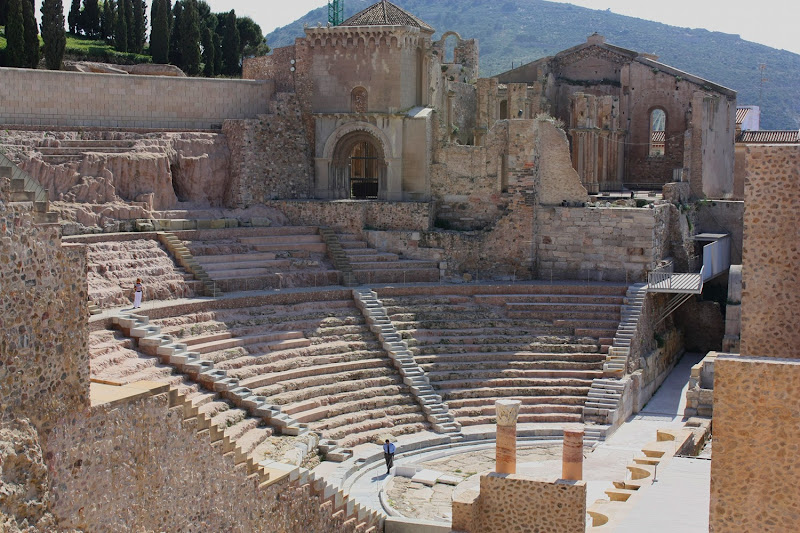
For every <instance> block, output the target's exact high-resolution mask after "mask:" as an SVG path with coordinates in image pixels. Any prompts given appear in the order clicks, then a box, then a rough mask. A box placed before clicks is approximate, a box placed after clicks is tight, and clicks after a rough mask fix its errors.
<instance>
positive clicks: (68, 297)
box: [0, 178, 89, 433]
mask: <svg viewBox="0 0 800 533" xmlns="http://www.w3.org/2000/svg"><path fill="white" fill-rule="evenodd" d="M8 187H9V182H8V180H7V179H4V178H0V188H2V191H3V192H2V193H0V287H1V288H2V298H0V334H1V335H2V336H0V419H3V420H7V419H12V418H14V417H18V416H24V417H27V418H29V419H30V420H31V422H32V423H33V424H34V425H35V427H36V428H37V430H39V431H40V432H45V433H46V432H47V431H49V430H50V429H51V428H52V427H53V424H54V422H55V420H56V419H58V418H59V417H62V416H65V415H67V414H69V413H72V412H75V411H78V410H80V409H82V408H83V407H85V406H86V405H87V404H88V401H89V350H88V347H87V342H88V333H87V327H86V317H87V316H88V308H87V304H86V301H87V288H86V251H85V248H84V247H82V246H79V245H62V244H61V239H60V237H59V234H58V229H57V228H55V227H52V226H37V225H34V223H33V217H32V214H31V212H30V204H9V203H8V199H9V194H8Z"/></svg>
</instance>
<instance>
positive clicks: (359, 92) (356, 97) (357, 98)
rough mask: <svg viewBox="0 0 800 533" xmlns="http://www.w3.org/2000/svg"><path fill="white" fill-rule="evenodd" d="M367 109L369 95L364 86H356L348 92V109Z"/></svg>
mask: <svg viewBox="0 0 800 533" xmlns="http://www.w3.org/2000/svg"><path fill="white" fill-rule="evenodd" d="M367 109H369V95H368V93H367V90H366V89H365V88H364V87H356V88H355V89H353V90H352V92H351V93H350V111H351V112H352V113H366V112H367Z"/></svg>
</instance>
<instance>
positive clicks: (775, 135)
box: [738, 130, 800, 144]
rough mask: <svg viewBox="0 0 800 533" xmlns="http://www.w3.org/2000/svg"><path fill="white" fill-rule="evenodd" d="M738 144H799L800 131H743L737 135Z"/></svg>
mask: <svg viewBox="0 0 800 533" xmlns="http://www.w3.org/2000/svg"><path fill="white" fill-rule="evenodd" d="M738 142H740V143H750V144H756V143H764V144H772V143H779V144H799V143H800V131H797V130H788V131H785V130H784V131H779V130H756V131H743V132H742V133H741V135H739V139H738Z"/></svg>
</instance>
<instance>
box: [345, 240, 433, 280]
mask: <svg viewBox="0 0 800 533" xmlns="http://www.w3.org/2000/svg"><path fill="white" fill-rule="evenodd" d="M337 237H338V241H339V244H340V245H341V247H342V250H343V251H344V253H345V255H346V256H347V259H348V261H349V262H350V265H351V266H352V272H353V275H354V276H355V278H356V280H357V281H358V283H360V284H366V285H372V284H375V283H420V282H438V281H439V277H440V273H439V264H438V263H436V262H435V261H419V260H414V259H402V258H400V256H398V255H397V254H393V253H388V252H379V251H378V250H376V249H374V248H370V247H369V245H368V244H367V243H366V242H364V241H363V240H361V239H360V238H358V237H357V236H356V235H353V234H352V233H338V234H337Z"/></svg>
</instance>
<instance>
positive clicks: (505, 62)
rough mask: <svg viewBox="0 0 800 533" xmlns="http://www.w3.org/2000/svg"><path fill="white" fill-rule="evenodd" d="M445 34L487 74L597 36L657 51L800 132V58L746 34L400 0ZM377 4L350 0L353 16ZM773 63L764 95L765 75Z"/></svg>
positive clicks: (312, 22)
mask: <svg viewBox="0 0 800 533" xmlns="http://www.w3.org/2000/svg"><path fill="white" fill-rule="evenodd" d="M393 1H394V3H396V4H397V5H398V6H400V7H402V8H404V9H406V10H408V11H409V12H411V13H413V14H415V15H416V16H418V17H419V18H420V19H422V20H424V21H425V22H427V23H428V24H430V25H431V26H433V27H434V28H436V29H437V35H441V34H442V33H443V32H444V31H449V30H454V31H457V32H458V33H459V34H460V35H461V36H462V37H464V38H474V39H478V41H479V46H480V54H481V55H480V60H481V76H492V75H495V74H498V73H500V72H504V71H506V70H509V69H510V68H511V67H512V65H513V66H519V65H521V64H524V63H527V62H529V61H533V60H535V59H539V58H541V57H545V56H549V55H553V54H555V53H557V52H560V51H561V50H564V49H567V48H570V47H572V46H575V45H578V44H581V43H583V42H585V41H586V37H587V36H588V35H590V34H592V33H594V32H597V33H600V34H602V35H604V36H605V38H606V41H607V42H609V43H612V44H615V45H617V46H622V47H624V48H629V49H631V50H637V51H640V52H649V53H655V54H656V55H658V56H659V61H661V62H663V63H667V64H669V65H672V66H674V67H676V68H679V69H681V70H684V71H686V72H690V73H692V74H695V75H698V76H701V77H703V78H706V79H708V80H711V81H713V82H715V83H719V84H721V85H724V86H726V87H730V88H731V89H734V90H736V91H737V92H738V103H739V104H740V105H758V104H759V100H760V101H761V107H762V113H761V127H762V128H764V129H798V128H800V55H798V54H794V53H791V52H787V51H785V50H776V49H774V48H770V47H768V46H764V45H761V44H757V43H753V42H750V41H745V40H743V39H741V38H740V37H739V36H738V35H730V34H726V33H719V32H710V31H707V30H703V29H689V28H679V27H676V26H668V25H666V24H661V23H658V22H651V21H647V20H642V19H638V18H633V17H626V16H623V15H617V14H615V13H611V12H610V11H598V10H593V9H587V8H583V7H578V6H573V5H569V4H558V3H553V2H546V1H543V0H501V1H497V2H465V1H464V0H436V1H435V2H431V1H429V0H393ZM372 3H374V0H346V1H345V17H349V16H351V15H353V14H354V13H357V12H358V11H360V10H362V9H364V8H366V7H368V6H369V5H371V4H372ZM327 16H328V12H327V8H326V7H323V8H319V9H315V10H312V11H310V12H309V13H308V14H306V15H305V16H304V17H302V18H300V19H298V20H297V21H295V22H293V23H292V24H289V25H287V26H284V27H283V28H279V29H277V30H275V31H274V32H273V33H271V34H269V35H267V42H268V43H269V45H270V46H271V47H273V48H274V47H280V46H287V45H290V44H293V43H294V39H295V38H296V37H300V36H302V35H303V26H304V24H308V25H309V26H316V25H317V23H323V24H324V23H326V21H327ZM761 64H764V65H766V70H765V72H764V77H765V78H767V81H765V82H764V83H763V94H762V96H761V98H760V97H759V93H760V91H761V84H762V82H761V78H762V73H761V70H760V68H759V66H760V65H761Z"/></svg>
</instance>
